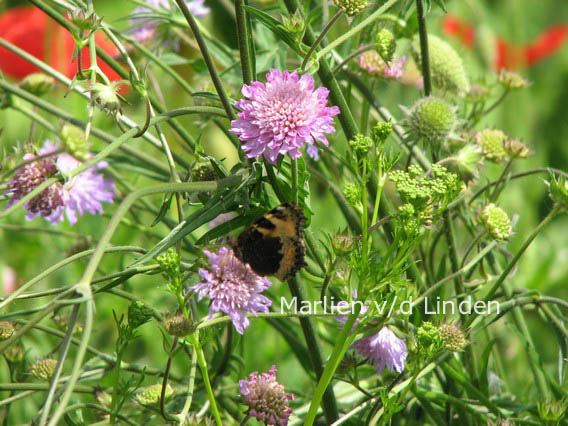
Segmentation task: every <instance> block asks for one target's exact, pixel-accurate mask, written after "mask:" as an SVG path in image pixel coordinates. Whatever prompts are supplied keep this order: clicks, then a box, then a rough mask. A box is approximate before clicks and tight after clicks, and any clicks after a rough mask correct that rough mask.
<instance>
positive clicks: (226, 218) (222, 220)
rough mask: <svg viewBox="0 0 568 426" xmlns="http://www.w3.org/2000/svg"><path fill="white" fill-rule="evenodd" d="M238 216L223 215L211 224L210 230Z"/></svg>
mask: <svg viewBox="0 0 568 426" xmlns="http://www.w3.org/2000/svg"><path fill="white" fill-rule="evenodd" d="M236 216H237V214H236V213H235V212H228V213H221V214H220V215H219V216H217V217H216V218H215V219H213V220H212V221H211V222H209V224H208V226H209V229H213V228H216V227H217V226H219V225H221V224H222V223H225V222H228V221H229V220H231V219H233V218H234V217H236Z"/></svg>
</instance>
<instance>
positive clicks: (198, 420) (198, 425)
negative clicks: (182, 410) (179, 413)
mask: <svg viewBox="0 0 568 426" xmlns="http://www.w3.org/2000/svg"><path fill="white" fill-rule="evenodd" d="M184 424H186V425H187V426H215V420H213V419H212V418H211V417H209V416H203V417H197V415H196V414H192V413H190V414H188V415H187V417H186V421H185V423H184Z"/></svg>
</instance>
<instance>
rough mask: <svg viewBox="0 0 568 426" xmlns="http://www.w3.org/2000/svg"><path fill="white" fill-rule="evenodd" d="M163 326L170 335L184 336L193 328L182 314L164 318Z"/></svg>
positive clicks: (190, 322)
mask: <svg viewBox="0 0 568 426" xmlns="http://www.w3.org/2000/svg"><path fill="white" fill-rule="evenodd" d="M164 327H165V328H166V331H167V332H168V334H170V335H171V336H175V337H184V336H187V335H188V334H189V333H190V332H191V331H192V330H193V323H192V321H191V320H190V319H189V318H186V317H185V315H183V314H177V315H174V316H171V317H169V318H166V320H165V321H164Z"/></svg>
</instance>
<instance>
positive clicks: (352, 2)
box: [333, 0, 368, 16]
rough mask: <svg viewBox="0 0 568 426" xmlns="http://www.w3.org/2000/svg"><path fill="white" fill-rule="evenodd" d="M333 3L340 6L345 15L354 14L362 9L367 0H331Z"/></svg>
mask: <svg viewBox="0 0 568 426" xmlns="http://www.w3.org/2000/svg"><path fill="white" fill-rule="evenodd" d="M333 2H334V3H335V5H336V6H337V7H338V8H340V9H341V10H342V11H343V12H344V13H345V14H346V15H347V16H355V15H357V14H358V13H359V12H361V11H363V10H364V9H365V8H366V7H367V4H368V0H333Z"/></svg>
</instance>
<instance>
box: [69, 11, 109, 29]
mask: <svg viewBox="0 0 568 426" xmlns="http://www.w3.org/2000/svg"><path fill="white" fill-rule="evenodd" d="M67 15H68V16H69V19H70V20H71V22H73V23H74V24H75V25H76V26H77V27H78V28H79V29H81V30H83V31H93V30H94V29H96V28H97V27H98V26H99V25H100V23H101V21H102V18H98V19H97V15H96V14H95V12H92V13H89V12H88V11H87V10H85V9H82V8H80V7H77V8H75V9H73V10H72V11H71V12H68V14H67Z"/></svg>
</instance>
